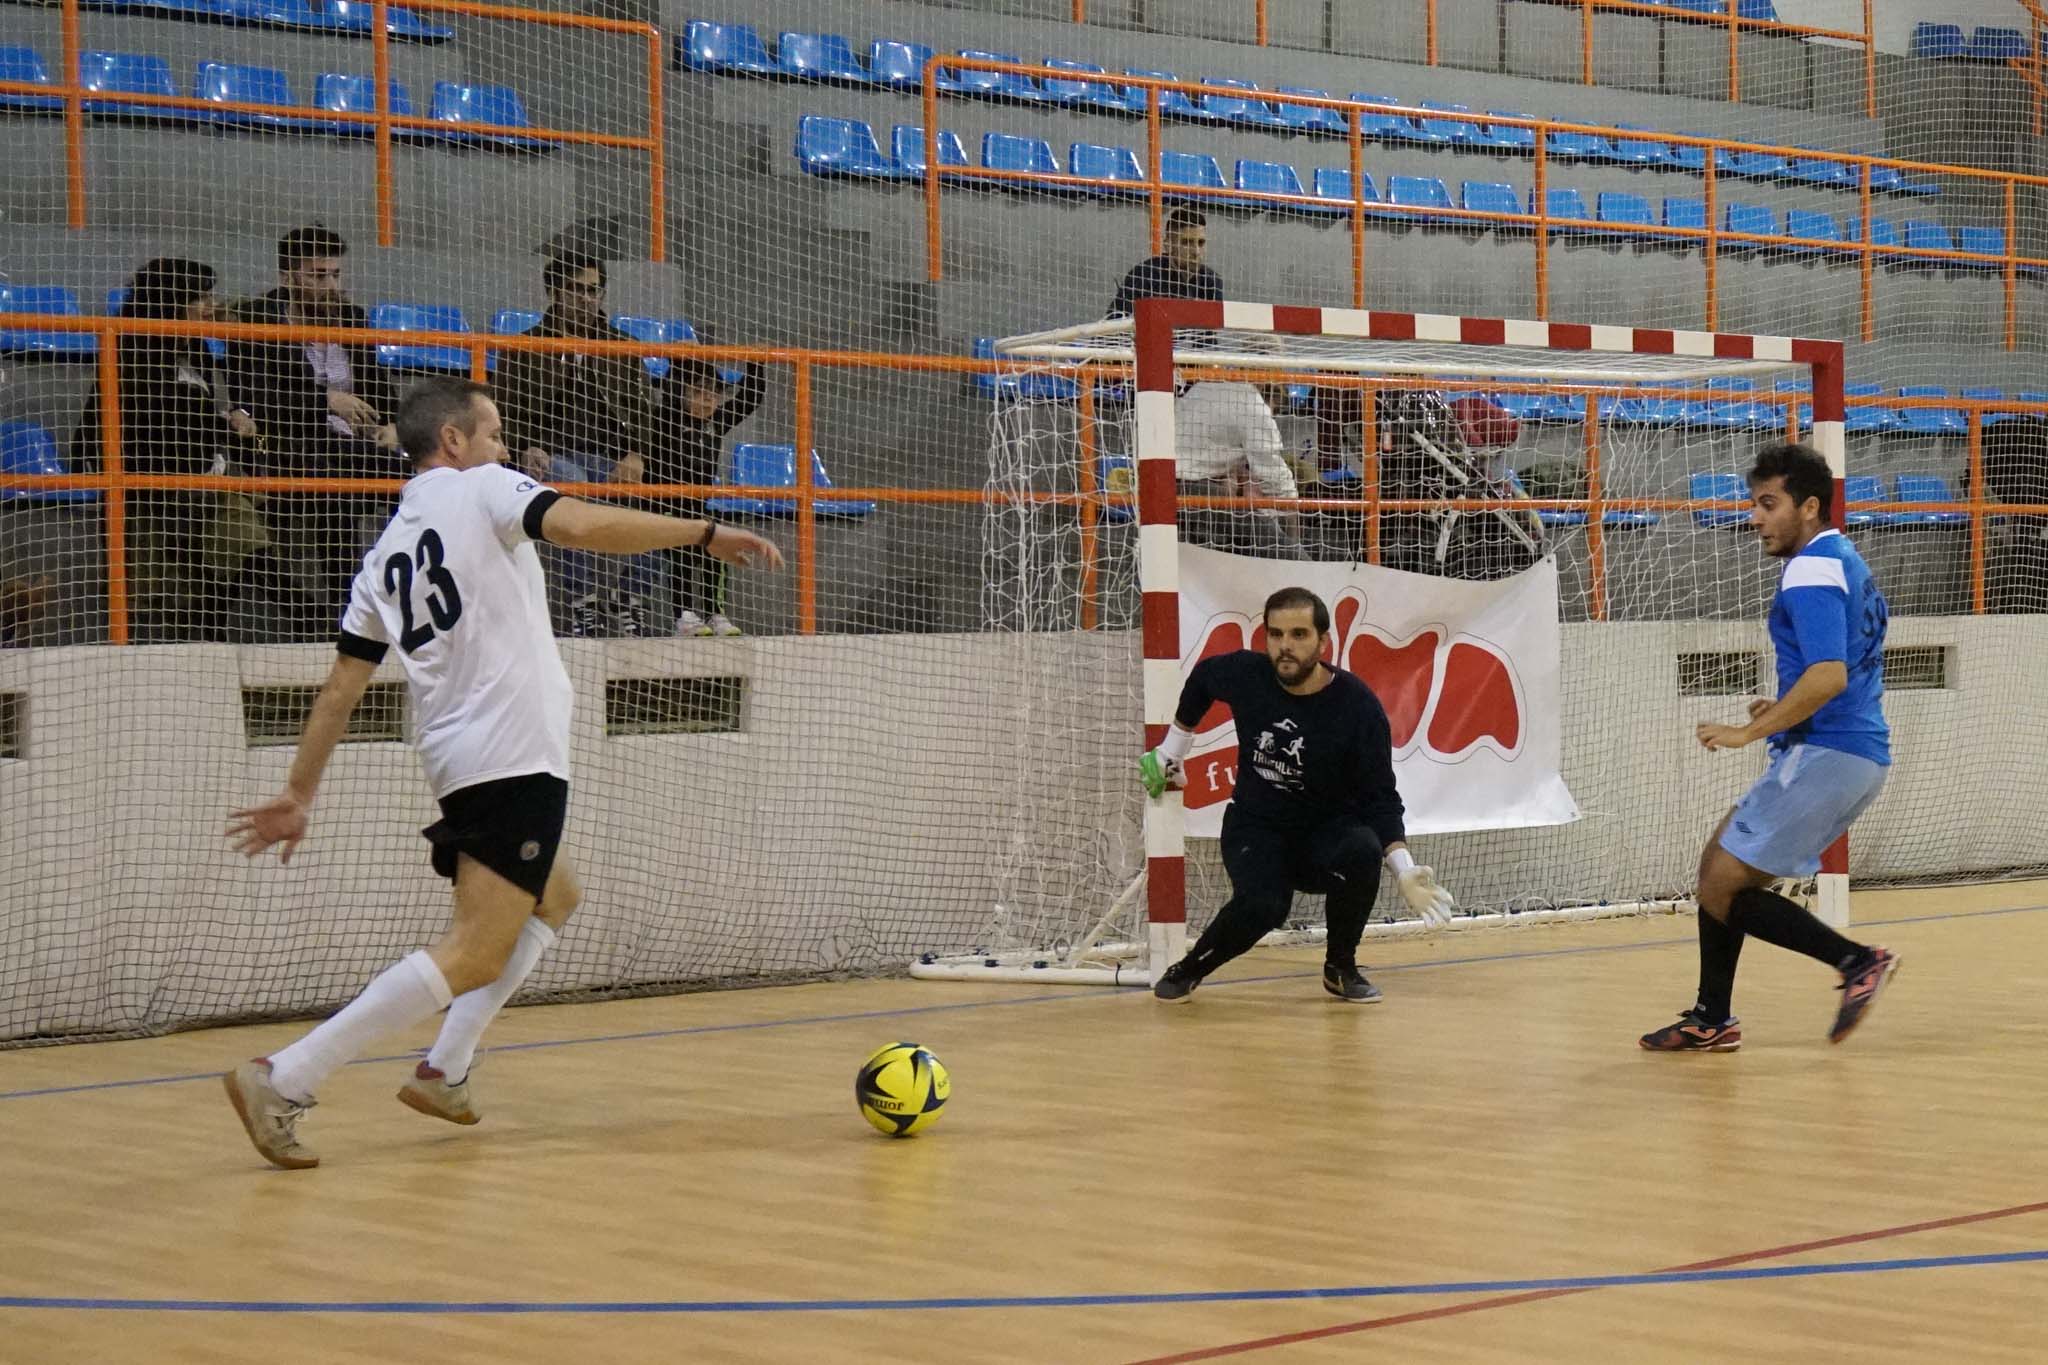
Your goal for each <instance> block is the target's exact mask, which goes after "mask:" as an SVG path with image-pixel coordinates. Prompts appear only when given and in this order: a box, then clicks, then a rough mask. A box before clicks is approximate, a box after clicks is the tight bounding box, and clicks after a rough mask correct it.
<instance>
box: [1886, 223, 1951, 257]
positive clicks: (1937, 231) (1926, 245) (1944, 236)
mask: <svg viewBox="0 0 2048 1365" xmlns="http://www.w3.org/2000/svg"><path fill="white" fill-rule="evenodd" d="M1904 228H1905V234H1904V235H1905V246H1906V249H1907V250H1909V251H1954V250H1955V249H1956V244H1955V241H1954V239H1953V238H1951V237H1950V236H1949V235H1948V229H1947V228H1946V227H1944V226H1942V225H1941V224H1940V223H1933V222H1929V221H1927V220H1926V219H1924V218H1909V219H1907V220H1906V222H1905V224H1904ZM1896 264H1898V265H1901V266H1904V267H1907V268H1909V269H1915V270H1943V269H1946V268H1947V267H1948V266H1949V265H1951V264H1952V262H1949V261H1942V260H1928V259H1925V258H1916V257H1907V258H1905V259H1904V260H1901V261H1899V262H1896Z"/></svg>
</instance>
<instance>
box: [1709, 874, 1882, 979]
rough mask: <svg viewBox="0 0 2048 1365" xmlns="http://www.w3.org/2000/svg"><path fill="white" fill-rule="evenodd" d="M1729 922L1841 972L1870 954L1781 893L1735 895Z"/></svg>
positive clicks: (1757, 891)
mask: <svg viewBox="0 0 2048 1365" xmlns="http://www.w3.org/2000/svg"><path fill="white" fill-rule="evenodd" d="M1728 923H1729V926H1730V927H1731V928H1734V929H1738V930H1740V931H1741V932H1743V933H1745V934H1753V935H1755V936H1756V937H1757V938H1760V939H1762V940H1763V941H1764V942H1766V943H1771V944H1776V945H1777V946H1778V947H1780V948H1790V949H1791V950H1792V951H1793V952H1795V953H1803V954H1805V955H1806V956H1807V957H1810V958H1812V959H1813V960H1814V961H1815V962H1825V963H1826V964H1827V965H1828V966H1830V967H1833V968H1835V969H1836V970H1838V971H1839V970H1843V969H1846V968H1847V967H1849V966H1850V965H1851V964H1853V963H1856V962H1859V961H1861V960H1862V959H1863V957H1864V955H1865V954H1866V953H1867V952H1868V951H1869V950H1868V949H1866V948H1865V947H1864V946H1863V945H1862V944H1860V943H1857V942H1855V941H1854V940H1852V939H1846V938H1843V937H1842V936H1841V935H1840V934H1838V933H1836V932H1835V931H1834V930H1832V929H1830V928H1828V927H1827V925H1825V924H1822V923H1821V922H1820V921H1819V920H1817V919H1815V918H1814V917H1813V916H1812V915H1811V914H1808V913H1807V912H1806V911H1804V910H1802V909H1800V908H1799V907H1798V906H1797V905H1795V904H1793V903H1792V902H1791V901H1788V900H1786V899H1785V898H1784V897H1783V896H1781V895H1779V894H1778V893H1777V892H1775V891H1767V890H1765V889H1764V888H1763V887H1760V886H1752V887H1748V888H1746V889H1744V890H1741V891H1738V892H1736V893H1735V898H1734V899H1733V900H1732V901H1730V902H1729V903H1728Z"/></svg>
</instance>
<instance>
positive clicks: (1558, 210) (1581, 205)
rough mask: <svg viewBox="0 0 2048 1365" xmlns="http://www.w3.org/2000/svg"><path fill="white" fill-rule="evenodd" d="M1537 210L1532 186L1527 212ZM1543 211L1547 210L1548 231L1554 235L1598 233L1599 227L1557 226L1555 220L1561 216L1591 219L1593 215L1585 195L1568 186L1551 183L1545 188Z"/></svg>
mask: <svg viewBox="0 0 2048 1365" xmlns="http://www.w3.org/2000/svg"><path fill="white" fill-rule="evenodd" d="M1538 211H1539V210H1538V209H1537V207H1536V191H1535V189H1534V188H1533V187H1532V188H1531V189H1530V191H1529V212H1531V213H1536V212H1538ZM1544 211H1547V213H1548V215H1549V218H1550V224H1549V226H1550V231H1551V232H1552V234H1554V235H1561V236H1568V237H1584V236H1595V235H1598V232H1599V229H1597V228H1587V227H1559V226H1557V220H1558V219H1561V218H1569V219H1579V220H1581V221H1584V220H1588V219H1591V218H1592V216H1593V211H1592V210H1591V209H1589V208H1587V207H1586V196H1585V195H1583V194H1581V193H1579V191H1577V190H1575V189H1573V188H1571V187H1570V186H1557V185H1553V186H1551V187H1550V188H1549V189H1548V190H1546V191H1545V192H1544Z"/></svg>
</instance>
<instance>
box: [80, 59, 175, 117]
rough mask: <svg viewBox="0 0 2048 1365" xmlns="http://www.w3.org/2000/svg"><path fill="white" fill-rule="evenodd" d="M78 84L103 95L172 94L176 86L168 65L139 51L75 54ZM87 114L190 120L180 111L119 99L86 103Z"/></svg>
mask: <svg viewBox="0 0 2048 1365" xmlns="http://www.w3.org/2000/svg"><path fill="white" fill-rule="evenodd" d="M78 75H79V84H80V85H81V86H83V87H84V88H85V89H87V90H97V91H100V92H102V93H104V94H131V95H175V94H177V93H178V84H177V82H176V81H174V80H173V79H171V64H170V63H169V62H167V61H165V60H164V59H163V58H162V57H151V56H146V55H144V54H143V53H140V52H81V53H79V54H78ZM85 112H86V113H88V114H102V115H111V116H114V117H119V118H148V119H169V120H171V121H173V122H182V121H185V120H187V119H189V118H190V117H191V115H189V114H187V113H186V112H185V111H184V110H182V109H166V108H164V107H162V106H161V105H148V104H123V103H121V102H120V101H118V100H90V99H89V100H87V101H85Z"/></svg>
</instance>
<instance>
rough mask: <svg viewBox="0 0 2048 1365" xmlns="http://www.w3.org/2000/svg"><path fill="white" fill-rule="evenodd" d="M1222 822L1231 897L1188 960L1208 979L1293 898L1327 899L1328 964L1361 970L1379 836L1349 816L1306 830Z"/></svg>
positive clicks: (1276, 922)
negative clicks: (1360, 946) (1308, 895)
mask: <svg viewBox="0 0 2048 1365" xmlns="http://www.w3.org/2000/svg"><path fill="white" fill-rule="evenodd" d="M1236 814H1237V812H1236V811H1235V810H1234V809H1233V810H1232V811H1231V812H1230V813H1229V814H1228V815H1226V816H1225V817H1224V820H1223V867H1224V870H1225V871H1227V872H1228V873H1229V874H1230V899H1229V900H1228V901H1226V902H1224V905H1223V908H1222V909H1221V910H1219V911H1217V912H1216V918H1215V919H1213V920H1211V921H1210V923H1209V927H1208V928H1207V929H1206V930H1204V931H1203V933H1202V936H1201V938H1200V939H1198V940H1196V942H1195V946H1194V948H1193V949H1192V950H1191V951H1190V952H1189V953H1188V959H1189V961H1190V962H1191V963H1192V964H1193V966H1194V967H1195V969H1196V970H1197V971H1198V972H1199V973H1201V974H1202V975H1204V976H1206V975H1208V974H1209V973H1210V972H1212V971H1214V970H1215V969H1216V968H1218V967H1220V966H1222V965H1223V964H1224V963H1226V962H1228V961H1230V960H1231V959H1232V958H1234V957H1237V956H1238V955H1240V954H1242V953H1245V952H1248V951H1250V950H1251V948H1252V947H1253V946H1254V945H1256V944H1257V943H1258V941H1259V940H1260V939H1262V938H1264V937H1265V936H1266V935H1267V934H1269V933H1271V932H1272V931H1273V930H1275V929H1278V928H1279V927H1280V926H1281V925H1283V924H1285V923H1286V922H1287V912H1288V910H1289V909H1290V908H1291V907H1292V906H1293V904H1294V893H1295V892H1297V891H1307V892H1311V893H1321V894H1322V895H1323V896H1324V897H1326V903H1325V912H1324V913H1325V918H1326V921H1327V923H1328V925H1329V934H1330V936H1329V942H1328V945H1327V947H1326V949H1325V956H1326V957H1327V959H1328V961H1329V962H1330V964H1331V965H1332V966H1338V967H1356V966H1357V965H1358V940H1359V938H1360V937H1361V936H1362V935H1363V934H1364V933H1365V922H1366V920H1367V919H1368V918H1370V917H1371V915H1372V905H1373V901H1374V899H1375V898H1377V897H1378V895H1379V890H1380V859H1381V858H1382V857H1383V856H1384V854H1385V852H1386V850H1385V849H1383V848H1382V847H1381V846H1380V838H1379V835H1377V834H1375V833H1373V831H1372V827H1371V826H1370V825H1367V824H1366V823H1365V822H1364V821H1363V820H1360V819H1359V818H1358V817H1356V816H1354V815H1349V814H1346V815H1339V816H1334V817H1332V818H1331V819H1329V820H1326V821H1324V822H1323V823H1321V824H1319V825H1314V826H1310V827H1308V828H1305V829H1284V828H1274V827H1271V826H1266V825H1258V824H1254V823H1252V822H1250V821H1247V820H1238V819H1236V818H1235V816H1236Z"/></svg>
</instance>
